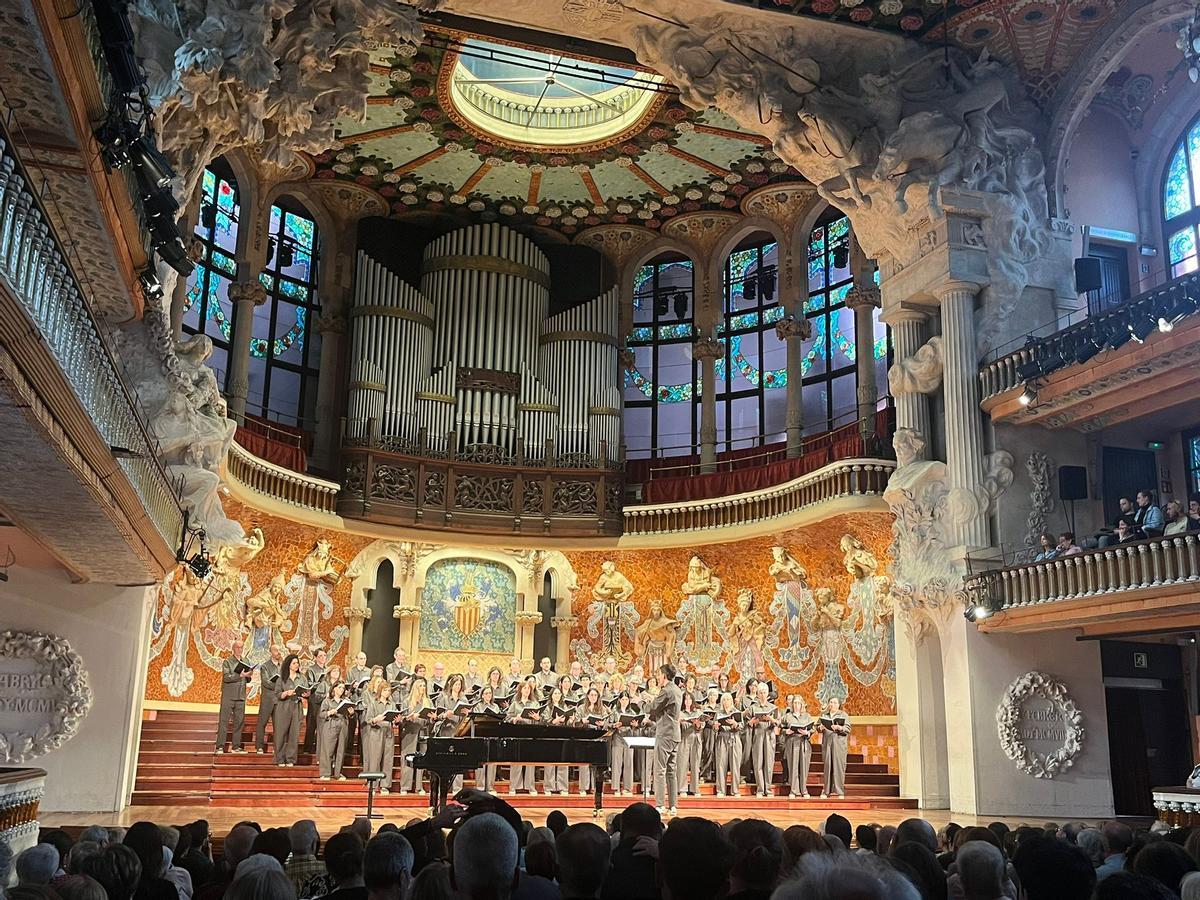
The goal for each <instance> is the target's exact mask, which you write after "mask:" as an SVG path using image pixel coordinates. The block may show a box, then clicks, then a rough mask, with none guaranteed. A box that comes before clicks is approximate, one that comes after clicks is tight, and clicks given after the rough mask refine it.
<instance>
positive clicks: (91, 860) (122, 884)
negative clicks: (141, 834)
mask: <svg viewBox="0 0 1200 900" xmlns="http://www.w3.org/2000/svg"><path fill="white" fill-rule="evenodd" d="M83 874H84V875H88V876H90V877H92V878H94V879H96V881H98V882H99V883H100V887H102V888H104V893H105V895H106V896H107V897H108V900H131V898H132V897H133V892H134V891H135V890H137V886H138V881H139V880H140V879H141V877H142V864H141V862H139V861H138V856H137V854H136V853H134V852H133V851H132V850H130V849H129V848H128V847H126V846H125V845H124V844H114V843H112V842H111V841H110V842H109V843H108V844H106V845H105V847H104V849H103V850H101V851H100V852H99V853H97V854H96V855H95V856H91V857H88V859H87V860H86V861H85V862H84V864H83ZM219 896H220V895H218V897H219Z"/></svg>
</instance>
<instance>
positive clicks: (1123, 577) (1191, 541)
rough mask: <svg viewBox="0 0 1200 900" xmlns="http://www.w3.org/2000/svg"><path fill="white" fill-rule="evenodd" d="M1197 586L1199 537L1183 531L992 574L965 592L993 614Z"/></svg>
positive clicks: (977, 579) (971, 583)
mask: <svg viewBox="0 0 1200 900" xmlns="http://www.w3.org/2000/svg"><path fill="white" fill-rule="evenodd" d="M1196 581H1200V534H1198V533H1195V532H1186V533H1184V534H1178V535H1172V536H1169V537H1159V538H1150V539H1148V540H1144V541H1131V542H1129V543H1125V544H1116V545H1114V546H1112V547H1105V548H1102V549H1099V550H1085V551H1084V552H1083V553H1077V554H1075V555H1074V556H1060V557H1057V558H1055V559H1049V560H1042V561H1041V562H1034V563H1026V564H1023V565H1016V566H1008V567H1006V568H1003V569H993V570H991V571H987V572H981V573H979V574H978V575H974V576H972V577H971V578H969V579H968V580H967V583H966V587H967V591H968V592H969V594H970V596H971V598H972V601H973V602H974V603H976V604H979V605H982V606H985V607H987V608H988V609H991V610H997V611H998V610H1003V609H1017V608H1022V607H1028V606H1036V605H1040V604H1043V603H1054V602H1056V601H1063V600H1078V599H1083V598H1087V597H1098V596H1102V595H1112V594H1116V593H1119V592H1121V591H1141V590H1147V589H1154V588H1163V587H1170V586H1172V585H1181V584H1187V583H1189V582H1196Z"/></svg>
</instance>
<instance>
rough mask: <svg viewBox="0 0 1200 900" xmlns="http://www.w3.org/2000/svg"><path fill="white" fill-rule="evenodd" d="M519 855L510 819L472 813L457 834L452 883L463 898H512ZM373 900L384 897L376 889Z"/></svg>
mask: <svg viewBox="0 0 1200 900" xmlns="http://www.w3.org/2000/svg"><path fill="white" fill-rule="evenodd" d="M376 840H378V838H377V839H376ZM367 850H368V853H369V852H370V847H369V846H368V848H367ZM517 858H518V841H517V833H516V832H515V831H514V830H513V827H512V825H511V824H510V823H509V822H508V821H507V820H506V819H504V818H502V817H501V816H499V815H497V814H496V813H483V814H481V815H477V816H471V817H470V818H469V819H467V820H466V821H465V822H463V824H462V825H460V826H459V827H458V831H457V833H456V834H455V837H454V862H453V869H452V872H451V884H452V885H453V886H454V889H455V890H456V891H457V892H458V893H459V895H460V896H461V897H462V898H463V900H508V898H509V897H511V896H512V892H513V889H514V888H516V886H517V881H518V870H517ZM370 886H371V884H370V881H368V882H367V887H368V888H369V887H370ZM371 900H380V898H377V897H376V896H375V894H374V892H372V894H371Z"/></svg>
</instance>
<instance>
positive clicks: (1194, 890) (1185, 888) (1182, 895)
mask: <svg viewBox="0 0 1200 900" xmlns="http://www.w3.org/2000/svg"><path fill="white" fill-rule="evenodd" d="M1188 855H1189V856H1191V854H1188ZM1192 859H1195V857H1194V856H1193V857H1192ZM1179 900H1200V872H1188V873H1187V874H1186V875H1184V876H1183V881H1181V882H1179Z"/></svg>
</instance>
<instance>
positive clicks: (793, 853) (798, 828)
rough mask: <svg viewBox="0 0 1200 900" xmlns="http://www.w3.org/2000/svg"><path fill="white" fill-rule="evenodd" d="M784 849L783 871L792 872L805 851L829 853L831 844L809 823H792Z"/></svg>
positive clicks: (784, 836) (785, 837)
mask: <svg viewBox="0 0 1200 900" xmlns="http://www.w3.org/2000/svg"><path fill="white" fill-rule="evenodd" d="M672 827H674V823H672ZM783 851H784V860H783V871H784V872H785V873H787V874H790V873H791V871H792V870H793V869H794V868H796V863H797V862H799V861H800V857H802V856H803V855H804V854H805V853H828V852H829V845H828V844H826V843H825V840H824V838H822V837H821V835H819V834H817V833H816V832H815V831H813V830H812V829H811V828H809V827H808V826H807V825H792V826H790V827H789V828H788V829H787V830H786V831H784V832H783Z"/></svg>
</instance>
